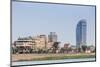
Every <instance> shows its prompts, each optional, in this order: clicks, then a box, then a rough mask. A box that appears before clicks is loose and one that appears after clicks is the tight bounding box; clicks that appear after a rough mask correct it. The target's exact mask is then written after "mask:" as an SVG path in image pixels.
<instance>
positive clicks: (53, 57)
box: [12, 53, 95, 62]
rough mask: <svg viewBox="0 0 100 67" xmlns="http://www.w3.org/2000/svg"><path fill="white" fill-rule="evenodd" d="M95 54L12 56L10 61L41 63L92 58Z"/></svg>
mask: <svg viewBox="0 0 100 67" xmlns="http://www.w3.org/2000/svg"><path fill="white" fill-rule="evenodd" d="M94 57H95V53H78V54H12V61H13V62H15V61H41V60H60V59H80V58H94Z"/></svg>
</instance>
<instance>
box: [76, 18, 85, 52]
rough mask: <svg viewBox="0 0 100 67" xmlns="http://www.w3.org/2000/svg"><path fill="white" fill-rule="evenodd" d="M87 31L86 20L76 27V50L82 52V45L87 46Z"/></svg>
mask: <svg viewBox="0 0 100 67" xmlns="http://www.w3.org/2000/svg"><path fill="white" fill-rule="evenodd" d="M86 29H87V23H86V20H84V19H82V20H80V21H79V23H78V24H77V27H76V48H77V49H78V51H81V48H82V45H86V36H87V35H86Z"/></svg>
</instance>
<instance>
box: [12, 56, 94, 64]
mask: <svg viewBox="0 0 100 67" xmlns="http://www.w3.org/2000/svg"><path fill="white" fill-rule="evenodd" d="M80 61H95V58H84V59H63V60H45V61H21V62H12V66H16V65H32V64H33V65H34V64H48V63H63V62H66V63H67V62H80Z"/></svg>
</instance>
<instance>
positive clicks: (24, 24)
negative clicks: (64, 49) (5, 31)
mask: <svg viewBox="0 0 100 67" xmlns="http://www.w3.org/2000/svg"><path fill="white" fill-rule="evenodd" d="M81 19H86V21H87V44H88V45H91V44H94V43H95V7H94V6H75V5H58V4H46V3H28V2H13V3H12V39H13V41H14V40H17V38H18V37H19V36H20V37H27V36H36V35H39V34H46V35H48V34H49V33H50V32H56V34H57V35H58V41H61V45H62V44H63V43H67V42H68V43H70V44H72V45H76V25H77V23H78V22H79V21H80V20H81Z"/></svg>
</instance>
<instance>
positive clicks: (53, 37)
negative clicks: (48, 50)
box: [48, 32, 57, 42]
mask: <svg viewBox="0 0 100 67" xmlns="http://www.w3.org/2000/svg"><path fill="white" fill-rule="evenodd" d="M48 42H57V34H56V33H55V32H50V34H49V35H48Z"/></svg>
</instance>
